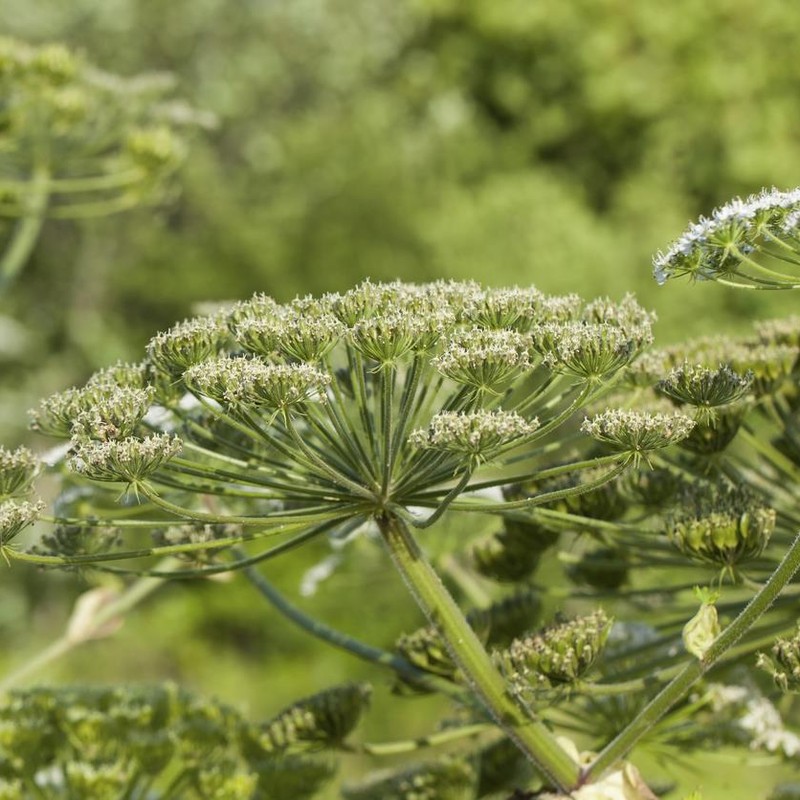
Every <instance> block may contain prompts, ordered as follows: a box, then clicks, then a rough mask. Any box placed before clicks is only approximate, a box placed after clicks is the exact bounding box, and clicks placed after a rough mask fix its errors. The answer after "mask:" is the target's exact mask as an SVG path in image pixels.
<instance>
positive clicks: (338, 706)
mask: <svg viewBox="0 0 800 800" xmlns="http://www.w3.org/2000/svg"><path fill="white" fill-rule="evenodd" d="M371 696H372V687H371V686H370V685H369V684H366V683H348V684H344V685H343V686H336V687H334V688H332V689H326V690H325V691H322V692H319V693H318V694H315V695H312V696H311V697H307V698H305V699H304V700H300V701H298V702H297V703H294V704H293V705H291V706H289V708H286V709H284V710H283V711H281V712H280V713H279V714H278V715H277V716H276V717H275V718H274V719H273V720H271V721H270V722H267V723H266V724H264V725H263V726H261V727H260V729H259V730H258V733H257V740H258V742H259V744H260V745H261V747H262V748H263V749H264V750H266V751H268V752H269V751H278V752H284V751H287V750H288V751H298V750H309V749H317V748H322V747H332V746H336V745H340V744H341V743H342V742H343V741H344V740H345V739H346V738H347V736H348V735H349V734H350V732H351V731H352V730H353V729H354V728H355V727H356V725H357V724H358V722H359V720H360V719H361V716H362V714H363V713H364V712H365V711H366V709H367V708H368V707H369V702H370V697H371Z"/></svg>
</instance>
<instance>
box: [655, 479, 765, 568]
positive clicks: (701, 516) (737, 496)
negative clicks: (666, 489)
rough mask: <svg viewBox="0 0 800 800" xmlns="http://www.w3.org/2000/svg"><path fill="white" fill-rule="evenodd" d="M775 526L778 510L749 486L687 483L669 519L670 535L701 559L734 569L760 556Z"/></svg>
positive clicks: (679, 547) (668, 531) (682, 547)
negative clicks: (748, 488) (737, 565)
mask: <svg viewBox="0 0 800 800" xmlns="http://www.w3.org/2000/svg"><path fill="white" fill-rule="evenodd" d="M774 528H775V510H774V509H772V508H768V507H766V506H764V505H763V504H761V503H760V502H759V501H758V500H757V499H756V498H755V497H754V496H753V495H752V494H750V493H749V492H748V491H746V490H745V489H734V488H730V487H727V486H721V487H720V486H714V485H711V484H699V485H698V484H693V485H691V486H687V487H686V488H685V490H684V492H683V493H682V495H681V496H680V498H679V504H678V506H677V508H676V509H675V510H674V511H673V512H672V514H671V515H670V517H669V518H668V521H667V535H668V536H669V538H670V540H671V541H672V542H673V543H674V544H675V546H676V547H677V548H678V549H679V550H680V551H681V552H682V553H685V554H686V555H688V556H691V557H692V558H695V559H697V560H699V561H705V562H707V563H711V564H717V565H719V566H722V567H726V568H730V567H732V566H734V565H735V564H739V563H742V562H744V561H749V560H752V559H754V558H757V557H758V556H759V555H761V553H762V552H763V550H764V548H765V547H766V546H767V542H768V541H769V538H770V536H771V534H772V531H773V530H774Z"/></svg>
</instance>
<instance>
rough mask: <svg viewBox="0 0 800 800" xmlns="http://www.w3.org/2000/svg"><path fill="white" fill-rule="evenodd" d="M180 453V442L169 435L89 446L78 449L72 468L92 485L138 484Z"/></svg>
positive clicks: (87, 444) (118, 440) (74, 454)
mask: <svg viewBox="0 0 800 800" xmlns="http://www.w3.org/2000/svg"><path fill="white" fill-rule="evenodd" d="M180 451H181V441H180V439H178V438H177V437H174V436H169V435H168V434H166V433H164V434H157V435H155V436H148V437H147V438H146V439H134V438H129V439H117V440H110V441H106V442H87V443H86V444H81V445H79V446H78V447H77V448H75V450H74V452H73V454H72V455H71V456H70V458H69V459H68V462H67V463H68V465H69V468H70V469H71V470H72V471H73V472H77V473H78V474H79V475H83V476H85V477H87V478H89V479H90V480H93V481H110V482H123V483H134V484H135V483H138V482H139V481H141V480H143V479H144V478H146V477H148V476H149V475H152V474H153V473H154V472H155V471H156V470H157V469H159V468H160V467H161V466H163V465H164V464H165V463H166V462H167V461H169V460H170V459H171V458H174V457H175V456H176V455H178V453H180Z"/></svg>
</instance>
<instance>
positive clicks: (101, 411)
mask: <svg viewBox="0 0 800 800" xmlns="http://www.w3.org/2000/svg"><path fill="white" fill-rule="evenodd" d="M103 390H104V394H103V395H101V396H98V397H96V398H93V399H94V402H93V403H92V404H91V405H89V406H87V407H84V408H82V409H81V410H80V411H78V412H76V413H75V415H74V417H73V418H72V430H71V433H72V437H73V438H74V439H75V440H77V441H90V440H92V439H95V440H100V441H106V440H107V439H124V438H126V437H128V436H132V435H133V434H134V433H135V432H136V428H137V427H138V426H139V423H140V422H141V421H142V419H143V418H144V416H145V414H147V412H148V410H149V409H150V406H151V405H152V402H153V395H154V394H155V392H154V390H153V389H152V388H147V389H131V388H128V387H116V386H114V387H111V386H109V387H103Z"/></svg>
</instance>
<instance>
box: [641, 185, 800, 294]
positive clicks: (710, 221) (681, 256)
mask: <svg viewBox="0 0 800 800" xmlns="http://www.w3.org/2000/svg"><path fill="white" fill-rule="evenodd" d="M799 219H800V189H793V190H791V191H788V192H784V191H779V190H778V189H774V188H773V189H764V190H762V191H761V192H760V193H759V194H754V195H750V196H749V197H747V198H745V199H744V200H742V199H740V198H738V197H737V198H734V199H733V200H731V201H730V202H728V203H726V204H725V205H722V206H720V207H719V208H716V209H714V211H712V212H711V216H710V217H700V219H699V220H698V221H697V222H695V223H693V224H691V225H690V226H689V227H688V228H687V229H686V230H685V231H684V232H683V233H682V234H681V236H680V237H678V239H676V240H675V241H674V242H673V243H672V244H671V245H670V246H669V247H668V248H667V250H666V251H663V252H662V251H659V252H658V253H657V254H656V256H655V258H654V259H653V275H654V277H655V279H656V281H657V282H658V283H659V284H663V283H665V282H666V281H667V280H668V279H669V278H674V277H678V276H681V275H689V276H690V277H693V278H695V279H699V280H715V279H729V278H731V277H735V278H741V279H743V280H744V281H745V285H765V286H772V287H773V288H781V286H783V288H788V287H789V286H791V285H795V284H797V279H794V278H792V277H791V276H789V275H784V274H781V273H779V272H775V271H774V270H773V269H770V268H769V267H765V266H764V265H763V264H762V263H761V261H759V260H758V259H759V256H767V260H769V259H770V258H777V259H781V260H783V261H784V262H786V261H792V260H796V259H797V258H798V256H800V243H798V241H797V238H796V236H797V224H798V220H799ZM797 285H800V284H797Z"/></svg>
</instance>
